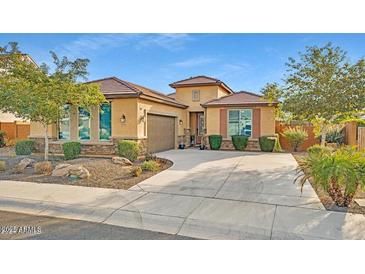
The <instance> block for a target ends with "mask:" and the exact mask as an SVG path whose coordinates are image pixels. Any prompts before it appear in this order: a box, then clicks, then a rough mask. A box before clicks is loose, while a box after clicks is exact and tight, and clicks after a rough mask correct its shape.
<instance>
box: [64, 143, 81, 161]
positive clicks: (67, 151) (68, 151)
mask: <svg viewBox="0 0 365 274" xmlns="http://www.w3.org/2000/svg"><path fill="white" fill-rule="evenodd" d="M62 150H63V155H64V156H65V160H72V159H76V158H77V157H78V156H79V155H80V153H81V143H80V142H66V143H64V144H62Z"/></svg>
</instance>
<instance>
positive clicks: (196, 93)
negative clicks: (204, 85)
mask: <svg viewBox="0 0 365 274" xmlns="http://www.w3.org/2000/svg"><path fill="white" fill-rule="evenodd" d="M193 101H194V102H197V101H200V90H193Z"/></svg>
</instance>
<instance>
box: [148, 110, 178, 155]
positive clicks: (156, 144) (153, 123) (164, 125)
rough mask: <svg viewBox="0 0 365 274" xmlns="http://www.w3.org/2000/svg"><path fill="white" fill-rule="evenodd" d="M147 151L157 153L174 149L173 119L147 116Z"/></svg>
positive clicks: (152, 115)
mask: <svg viewBox="0 0 365 274" xmlns="http://www.w3.org/2000/svg"><path fill="white" fill-rule="evenodd" d="M147 138H148V151H149V152H159V151H164V150H168V149H174V148H175V118H174V117H170V116H161V115H154V114H148V115H147Z"/></svg>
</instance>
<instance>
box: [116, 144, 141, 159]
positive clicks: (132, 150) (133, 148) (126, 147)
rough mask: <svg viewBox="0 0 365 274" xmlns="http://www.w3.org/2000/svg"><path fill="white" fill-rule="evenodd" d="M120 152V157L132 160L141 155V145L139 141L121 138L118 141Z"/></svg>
mask: <svg viewBox="0 0 365 274" xmlns="http://www.w3.org/2000/svg"><path fill="white" fill-rule="evenodd" d="M118 154H119V156H120V157H124V158H127V159H128V160H130V161H132V162H133V161H135V160H137V157H138V155H139V146H138V143H137V142H134V141H127V140H121V141H119V143H118Z"/></svg>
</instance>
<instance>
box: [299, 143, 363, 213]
mask: <svg viewBox="0 0 365 274" xmlns="http://www.w3.org/2000/svg"><path fill="white" fill-rule="evenodd" d="M317 152H318V150H317ZM298 171H303V172H304V174H301V175H299V176H298V177H297V179H296V180H299V183H300V185H301V187H302V188H303V185H304V184H305V182H306V181H307V179H312V180H313V183H314V184H315V185H316V186H321V187H322V188H323V189H324V190H325V191H326V192H327V193H328V195H329V196H330V197H331V198H332V200H333V201H334V202H335V204H336V205H337V206H341V207H347V206H349V204H350V203H351V201H352V199H353V197H354V195H355V193H356V191H357V189H358V188H363V187H364V186H365V154H364V153H363V152H359V151H356V149H355V148H351V147H343V148H340V149H338V150H336V151H333V152H329V153H309V155H308V156H307V157H304V158H301V159H300V160H299V167H298Z"/></svg>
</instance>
